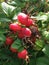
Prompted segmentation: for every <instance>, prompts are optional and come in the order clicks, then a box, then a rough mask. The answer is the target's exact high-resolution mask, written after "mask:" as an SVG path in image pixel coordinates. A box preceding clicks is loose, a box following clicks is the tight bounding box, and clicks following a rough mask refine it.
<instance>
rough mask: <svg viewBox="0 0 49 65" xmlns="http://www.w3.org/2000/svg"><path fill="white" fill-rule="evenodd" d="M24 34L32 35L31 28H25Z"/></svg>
mask: <svg viewBox="0 0 49 65" xmlns="http://www.w3.org/2000/svg"><path fill="white" fill-rule="evenodd" d="M24 34H25V36H26V37H30V36H31V30H30V29H29V28H25V30H24Z"/></svg>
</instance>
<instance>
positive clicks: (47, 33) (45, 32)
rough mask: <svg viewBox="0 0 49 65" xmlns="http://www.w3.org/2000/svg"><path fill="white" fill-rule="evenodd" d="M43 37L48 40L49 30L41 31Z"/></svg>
mask: <svg viewBox="0 0 49 65" xmlns="http://www.w3.org/2000/svg"><path fill="white" fill-rule="evenodd" d="M42 34H43V37H44V39H45V40H47V41H49V32H48V31H43V33H42Z"/></svg>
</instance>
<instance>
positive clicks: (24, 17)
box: [17, 13, 28, 25]
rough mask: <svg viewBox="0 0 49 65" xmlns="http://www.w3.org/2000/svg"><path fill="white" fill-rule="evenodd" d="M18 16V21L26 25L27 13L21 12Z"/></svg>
mask: <svg viewBox="0 0 49 65" xmlns="http://www.w3.org/2000/svg"><path fill="white" fill-rule="evenodd" d="M17 18H18V21H19V22H20V23H21V24H23V25H25V24H26V22H27V21H28V15H26V14H24V13H19V14H18V17H17Z"/></svg>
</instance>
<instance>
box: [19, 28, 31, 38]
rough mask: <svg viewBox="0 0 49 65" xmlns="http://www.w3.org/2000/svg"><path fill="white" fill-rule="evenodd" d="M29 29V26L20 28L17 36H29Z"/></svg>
mask: <svg viewBox="0 0 49 65" xmlns="http://www.w3.org/2000/svg"><path fill="white" fill-rule="evenodd" d="M30 36H31V30H30V29H29V28H22V29H21V31H19V33H18V37H19V38H24V37H30Z"/></svg>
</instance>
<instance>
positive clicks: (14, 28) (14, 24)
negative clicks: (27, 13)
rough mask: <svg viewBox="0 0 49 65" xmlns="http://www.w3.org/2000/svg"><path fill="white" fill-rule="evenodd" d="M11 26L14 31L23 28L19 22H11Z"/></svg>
mask: <svg viewBox="0 0 49 65" xmlns="http://www.w3.org/2000/svg"><path fill="white" fill-rule="evenodd" d="M9 28H10V30H12V31H13V32H17V31H19V30H21V26H20V25H19V24H17V23H12V24H10V26H9Z"/></svg>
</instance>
